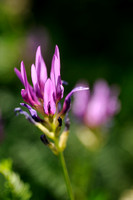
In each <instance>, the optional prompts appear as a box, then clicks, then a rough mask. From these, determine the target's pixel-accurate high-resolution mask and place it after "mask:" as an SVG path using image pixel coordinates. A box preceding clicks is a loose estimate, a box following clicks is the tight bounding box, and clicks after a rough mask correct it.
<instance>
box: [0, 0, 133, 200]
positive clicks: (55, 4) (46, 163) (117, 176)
mask: <svg viewBox="0 0 133 200" xmlns="http://www.w3.org/2000/svg"><path fill="white" fill-rule="evenodd" d="M56 44H58V46H59V49H60V56H61V74H62V79H63V80H66V81H67V82H68V83H69V84H68V86H66V87H65V95H66V94H67V92H69V91H70V90H71V89H72V88H73V87H74V86H75V84H76V83H77V81H79V80H83V79H85V80H87V81H88V83H89V85H90V87H92V86H93V83H94V82H95V81H96V80H97V79H99V78H104V79H105V80H106V81H107V82H108V83H109V84H110V85H111V84H116V85H118V86H119V88H120V101H121V111H120V113H119V114H118V115H117V116H116V117H115V119H114V126H113V127H112V128H111V129H110V130H109V132H110V133H108V134H109V136H108V141H107V143H106V145H105V146H104V147H103V148H102V149H99V150H98V151H97V152H96V153H92V152H89V151H88V150H86V149H85V147H84V146H83V145H82V144H81V143H80V142H79V140H78V139H77V137H76V134H74V132H76V128H77V126H78V125H77V124H76V123H75V122H74V120H73V119H72V122H73V124H72V125H71V133H70V137H69V141H68V147H67V149H66V151H65V156H66V160H67V165H68V170H69V173H70V177H71V180H72V184H73V188H74V192H75V194H76V199H77V200H78V199H85V200H87V199H90V200H91V199H92V200H115V199H116V200H118V199H120V196H123V192H124V191H126V190H127V189H132V187H133V181H132V180H133V172H132V168H133V2H132V1H128V0H126V1H118V0H115V1H114V0H112V1H103V0H101V1H98V0H90V1H89V0H88V1H87V0H82V1H80V0H79V1H74V0H73V1H69V0H67V1H66V0H64V1H52V0H50V1H41V0H33V1H32V0H23V1H18V0H12V1H10V0H3V1H1V2H0V110H1V117H2V121H1V125H0V126H1V132H0V137H1V144H0V158H1V159H4V158H8V157H10V158H11V159H12V160H13V167H14V170H15V171H16V172H18V173H19V174H20V176H21V178H22V180H23V181H24V182H28V183H29V184H30V185H31V190H32V193H33V196H32V199H35V200H37V199H39V200H41V199H50V198H51V199H62V198H63V199H67V198H66V193H65V192H66V190H65V186H64V185H63V184H64V183H63V177H62V174H61V169H60V165H59V163H58V159H57V158H56V157H54V155H52V154H51V152H50V151H49V150H48V149H47V148H46V147H44V146H43V145H42V143H41V142H40V140H39V136H40V135H39V134H41V133H40V132H39V131H38V130H37V129H36V128H35V127H33V125H31V124H29V123H28V122H27V121H26V120H25V119H24V118H23V117H21V116H19V117H16V116H14V112H13V110H14V108H15V107H18V106H19V103H20V102H22V98H21V95H20V89H21V88H22V85H21V83H20V81H19V80H18V79H17V77H16V75H15V73H14V70H13V69H14V67H17V68H19V66H20V62H21V61H22V60H23V61H24V63H25V66H26V70H27V73H28V76H29V80H30V66H31V64H32V63H33V62H34V59H35V52H36V48H37V46H38V45H41V48H42V54H43V57H44V59H45V62H46V65H47V67H48V70H49V71H50V66H51V59H52V55H53V53H54V47H55V45H56ZM36 133H38V134H36ZM42 152H43V153H42ZM81 163H82V165H81ZM38 195H40V196H39V198H38ZM120 200H121V199H120ZM122 200H123V199H122Z"/></svg>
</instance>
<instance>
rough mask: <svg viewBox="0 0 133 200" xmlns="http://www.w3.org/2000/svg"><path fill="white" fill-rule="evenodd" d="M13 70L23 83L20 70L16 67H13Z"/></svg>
mask: <svg viewBox="0 0 133 200" xmlns="http://www.w3.org/2000/svg"><path fill="white" fill-rule="evenodd" d="M14 71H15V73H16V75H17V77H18V78H19V79H20V81H21V82H22V84H23V85H24V82H23V78H22V75H21V72H20V71H19V70H18V69H17V68H14Z"/></svg>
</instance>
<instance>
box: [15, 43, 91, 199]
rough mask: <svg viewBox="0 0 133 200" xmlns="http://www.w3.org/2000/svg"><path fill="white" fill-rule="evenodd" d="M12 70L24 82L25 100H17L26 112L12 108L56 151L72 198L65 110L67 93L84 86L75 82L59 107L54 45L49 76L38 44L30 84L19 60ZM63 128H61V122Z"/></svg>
mask: <svg viewBox="0 0 133 200" xmlns="http://www.w3.org/2000/svg"><path fill="white" fill-rule="evenodd" d="M15 73H16V75H17V76H18V78H19V79H20V81H21V82H22V84H23V85H24V89H22V90H21V95H22V98H23V100H24V101H25V102H26V103H21V104H20V105H21V106H24V107H26V108H27V109H28V111H29V114H28V113H27V112H26V111H23V110H22V109H21V108H16V109H15V112H16V114H23V115H25V117H26V118H27V119H28V120H29V121H30V122H31V123H33V124H34V125H35V126H36V127H38V128H39V129H40V130H41V131H42V133H43V134H42V135H41V140H42V141H43V143H44V144H46V145H47V146H48V147H49V148H50V149H51V150H52V152H53V153H54V154H55V155H58V156H59V158H60V161H61V164H62V167H63V172H64V177H65V182H66V186H67V190H68V194H69V197H70V199H71V200H72V199H74V196H73V193H72V189H71V184H70V180H69V176H68V173H67V169H66V165H65V160H64V157H63V151H64V149H65V147H66V142H67V139H68V135H69V125H70V122H69V118H68V114H67V113H68V111H69V109H70V104H71V96H72V94H73V93H75V92H79V91H82V90H88V87H82V86H78V87H76V88H74V89H73V90H72V91H71V92H70V93H69V94H68V95H67V96H66V97H65V100H64V103H63V106H62V107H61V103H60V100H61V99H62V98H63V93H64V87H63V81H62V79H61V75H60V54H59V48H58V46H57V45H56V47H55V53H54V55H53V58H52V64H51V71H50V77H49V78H48V75H47V68H46V65H45V62H44V60H43V57H42V55H41V48H40V46H39V47H38V48H37V51H36V58H35V64H32V66H31V79H32V83H33V86H31V85H30V84H29V82H28V80H27V75H26V70H25V66H24V63H23V61H22V62H21V70H20V71H19V70H18V69H16V68H15ZM63 121H64V123H65V128H64V130H63V132H61V127H62V122H63Z"/></svg>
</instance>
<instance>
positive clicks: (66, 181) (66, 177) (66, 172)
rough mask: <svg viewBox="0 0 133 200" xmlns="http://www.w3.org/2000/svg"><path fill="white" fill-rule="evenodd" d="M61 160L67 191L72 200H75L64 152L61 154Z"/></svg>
mask: <svg viewBox="0 0 133 200" xmlns="http://www.w3.org/2000/svg"><path fill="white" fill-rule="evenodd" d="M59 158H60V162H61V165H62V169H63V174H64V179H65V183H66V187H67V191H68V194H69V197H70V200H74V196H73V192H72V187H71V182H70V179H69V176H68V171H67V168H66V163H65V159H64V156H63V152H59Z"/></svg>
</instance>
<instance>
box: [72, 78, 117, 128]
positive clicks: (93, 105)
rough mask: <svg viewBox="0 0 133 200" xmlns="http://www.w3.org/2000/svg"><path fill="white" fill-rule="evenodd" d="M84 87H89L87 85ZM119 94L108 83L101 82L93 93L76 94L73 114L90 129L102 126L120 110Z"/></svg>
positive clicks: (82, 92) (96, 84)
mask: <svg viewBox="0 0 133 200" xmlns="http://www.w3.org/2000/svg"><path fill="white" fill-rule="evenodd" d="M80 85H81V84H80ZM82 86H85V87H87V84H82ZM118 94H119V92H118V89H116V88H110V87H109V86H108V84H107V83H106V81H104V80H99V81H97V82H96V83H95V85H94V89H93V92H92V93H90V92H88V91H81V92H80V93H75V94H74V97H75V98H74V102H73V107H72V110H73V113H74V115H75V116H76V117H78V118H80V119H81V120H83V121H84V123H85V124H86V125H87V126H89V127H90V128H94V127H99V126H102V125H104V124H105V123H107V122H108V121H109V120H110V119H111V118H112V117H113V116H114V115H115V114H116V113H117V112H118V111H119V110H120V102H119V100H118Z"/></svg>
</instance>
